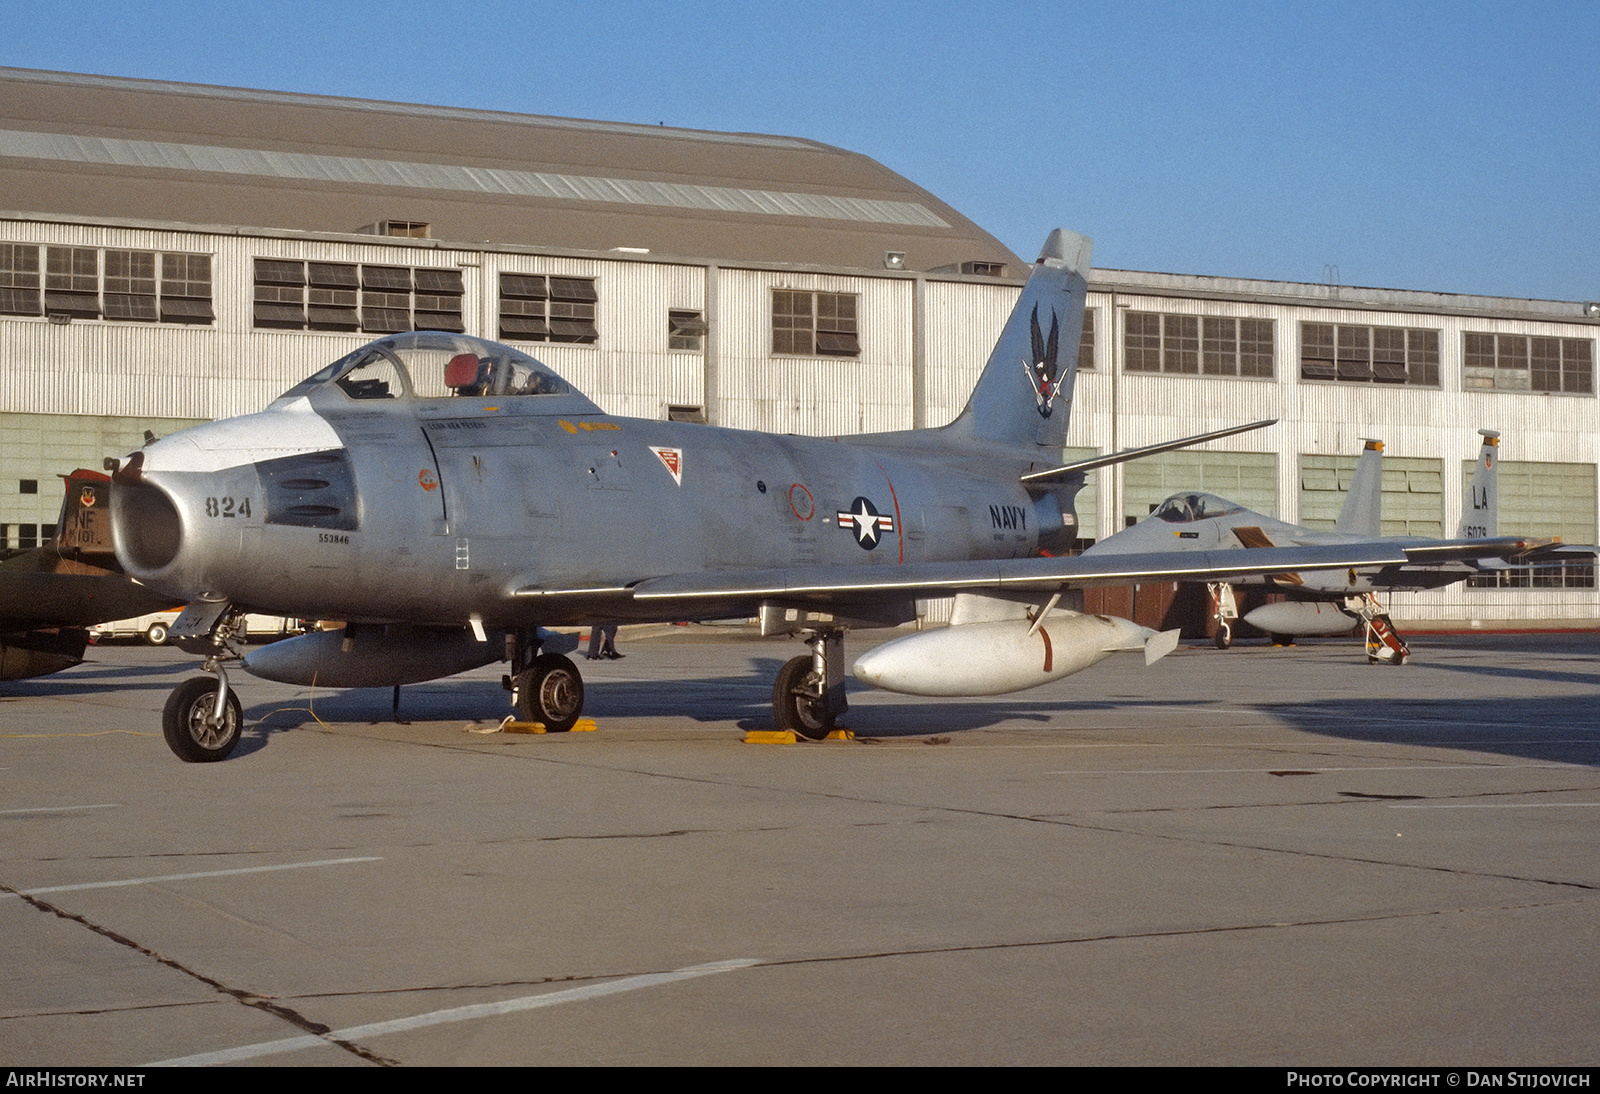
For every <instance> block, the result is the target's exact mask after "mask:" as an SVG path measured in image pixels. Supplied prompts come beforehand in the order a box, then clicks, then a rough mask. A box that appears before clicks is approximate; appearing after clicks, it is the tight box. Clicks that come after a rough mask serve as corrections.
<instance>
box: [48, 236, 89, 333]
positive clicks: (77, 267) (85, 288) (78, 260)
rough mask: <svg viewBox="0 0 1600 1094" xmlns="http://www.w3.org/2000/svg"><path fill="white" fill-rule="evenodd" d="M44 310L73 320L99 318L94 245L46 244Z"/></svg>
mask: <svg viewBox="0 0 1600 1094" xmlns="http://www.w3.org/2000/svg"><path fill="white" fill-rule="evenodd" d="M44 310H45V312H46V313H47V314H58V315H69V316H71V317H72V318H74V319H98V318H99V317H100V252H99V251H97V250H95V249H94V248H93V247H46V248H45V268H44Z"/></svg>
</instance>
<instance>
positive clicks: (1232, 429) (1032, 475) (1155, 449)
mask: <svg viewBox="0 0 1600 1094" xmlns="http://www.w3.org/2000/svg"><path fill="white" fill-rule="evenodd" d="M1277 424H1278V419H1276V418H1264V419H1262V420H1261V421H1259V422H1251V423H1250V424H1249V425H1234V426H1229V427H1228V428H1227V429H1215V430H1212V431H1211V432H1210V433H1198V434H1196V435H1195V436H1193V437H1184V438H1183V439H1182V440H1177V441H1162V442H1161V443H1160V444H1147V445H1145V446H1144V447H1143V448H1129V449H1125V450H1124V451H1122V452H1112V453H1109V454H1107V455H1104V456H1090V457H1089V458H1088V459H1084V460H1077V461H1075V462H1073V463H1065V464H1062V465H1061V466H1060V467H1052V468H1050V469H1048V470H1045V471H1030V472H1028V474H1026V475H1024V476H1022V481H1023V482H1025V483H1044V482H1052V481H1054V480H1056V479H1064V478H1067V477H1068V476H1071V475H1079V474H1082V473H1083V472H1085V471H1093V470H1095V469H1096V468H1098V467H1110V466H1111V465H1112V464H1116V463H1126V462H1127V461H1128V460H1137V459H1139V458H1140V457H1142V456H1154V455H1156V454H1158V453H1161V452H1171V451H1172V450H1173V449H1175V448H1188V447H1189V446H1190V445H1195V444H1205V443H1206V442H1207V441H1215V440H1217V439H1219V438H1221V437H1231V436H1233V435H1234V434H1235V433H1248V432H1250V431H1251V430H1252V429H1265V428H1266V427H1267V426H1269V425H1277Z"/></svg>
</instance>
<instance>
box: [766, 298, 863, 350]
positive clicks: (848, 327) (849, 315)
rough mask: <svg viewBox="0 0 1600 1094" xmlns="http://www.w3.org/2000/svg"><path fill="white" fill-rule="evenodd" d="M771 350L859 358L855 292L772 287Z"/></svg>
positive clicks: (859, 345) (859, 348)
mask: <svg viewBox="0 0 1600 1094" xmlns="http://www.w3.org/2000/svg"><path fill="white" fill-rule="evenodd" d="M772 352H773V353H793V354H799V355H801V356H805V357H858V356H860V354H861V339H860V335H859V332H858V330H857V329H856V297H855V294H854V293H842V292H806V291H802V290H796V289H774V290H773V293H772Z"/></svg>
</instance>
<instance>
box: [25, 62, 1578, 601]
mask: <svg viewBox="0 0 1600 1094" xmlns="http://www.w3.org/2000/svg"><path fill="white" fill-rule="evenodd" d="M0 195H3V196H0V362H3V364H4V367H3V369H0V440H3V443H0V536H3V537H4V544H5V545H7V546H13V547H15V546H28V545H31V544H32V543H34V542H36V541H37V540H38V539H40V538H42V537H45V536H47V535H48V534H49V532H50V528H51V522H53V521H54V520H55V518H56V513H57V510H58V508H59V492H58V487H57V481H58V480H57V479H56V476H57V475H59V474H63V473H65V472H67V471H69V470H71V469H72V468H73V467H75V466H80V465H83V466H91V467H97V466H99V464H100V461H101V459H102V458H103V457H104V456H106V455H109V454H115V455H121V454H123V453H125V452H127V451H130V450H132V449H133V448H135V447H137V446H138V445H139V443H140V439H141V438H142V436H143V434H144V432H145V431H146V430H149V431H151V432H154V433H156V434H165V433H168V432H172V431H174V430H176V429H179V428H182V427H184V426H185V425H188V424H191V423H193V422H197V421H204V420H210V419H212V418H216V417H223V416H228V415H234V414H240V413H246V412H249V411H251V410H255V409H259V408H260V407H261V406H263V405H264V404H265V403H266V402H268V401H269V400H270V399H272V398H274V397H275V396H277V395H278V394H280V393H281V392H282V391H284V390H285V389H287V388H288V387H290V386H291V385H293V384H294V383H296V382H297V381H299V380H300V379H302V378H303V377H304V376H306V375H308V374H310V373H311V372H313V371H315V370H316V369H317V368H320V367H321V366H322V365H324V364H326V363H327V362H329V361H332V360H334V359H336V358H337V357H340V356H342V355H343V354H345V353H346V352H348V351H349V350H350V349H352V348H354V347H355V346H357V345H360V344H361V343H362V342H365V341H368V340H370V339H372V338H375V337H378V336H381V335H382V334H384V333H388V332H393V331H398V330H407V329H412V328H432V329H445V330H458V331H465V332H467V333H470V334H477V335H482V336H486V337H490V338H495V339H498V340H501V341H506V342H510V343H512V344H515V345H517V346H519V347H520V348H523V349H525V350H527V351H529V352H531V353H533V354H534V355H536V356H538V357H540V358H541V359H543V360H544V361H546V362H547V363H548V364H550V365H551V366H552V367H554V368H555V369H556V370H557V371H558V372H560V373H562V374H563V375H564V376H566V377H567V378H568V379H569V380H571V381H573V382H574V383H576V384H577V385H578V386H579V387H580V388H581V389H583V390H584V391H585V392H586V393H587V394H589V395H590V396H591V397H592V398H594V399H595V401H596V402H598V403H599V404H600V405H601V406H603V407H604V408H606V409H607V410H608V411H611V412H615V413H618V414H627V415H636V416H644V417H679V418H683V419H688V420H703V421H709V422H712V423H714V424H718V425H728V426H737V427H743V428H751V429H765V430H775V431H780V432H795V433H815V434H845V433H855V432H865V431H874V430H883V429H902V428H909V427H913V426H918V427H920V426H934V425H939V424H942V423H943V422H945V421H948V420H949V419H950V418H952V417H953V416H954V415H955V414H956V413H957V412H958V411H959V409H960V407H961V405H962V404H963V402H964V401H965V398H966V395H967V392H968V391H969V390H970V388H971V385H972V383H973V381H974V379H975V378H976V375H977V371H978V369H979V368H980V367H981V366H982V364H983V361H984V358H985V356H986V354H987V352H988V349H989V347H990V345H991V343H992V341H993V339H994V337H995V334H996V333H997V332H998V329H999V327H1000V325H1001V323H1002V322H1003V321H1004V318H1005V316H1006V314H1007V313H1008V312H1009V310H1010V307H1011V304H1012V302H1013V301H1014V300H1015V298H1016V295H1017V292H1018V289H1019V286H1020V284H1021V281H1022V279H1023V278H1024V277H1025V276H1026V272H1027V261H1026V259H1025V258H1019V256H1017V255H1014V254H1012V253H1010V252H1009V251H1008V250H1007V249H1006V248H1005V247H1004V246H1003V245H1002V244H1001V243H999V241H997V240H995V239H994V238H993V237H992V236H990V235H989V234H987V233H986V232H984V231H983V230H982V229H981V228H979V227H978V226H976V225H975V224H973V223H972V222H971V221H970V220H968V219H966V218H965V217H963V216H962V215H961V214H960V213H959V212H957V211H956V210H954V209H952V208H951V207H949V206H948V205H946V204H945V203H944V202H942V201H940V200H939V199H938V198H937V197H935V196H934V195H932V194H930V193H928V192H927V191H925V190H923V189H921V188H920V187H918V186H916V185H915V184H913V183H911V182H910V181H908V180H906V179H904V178H902V177H901V176H899V175H897V174H895V173H894V172H892V171H890V170H889V169H888V168H886V167H884V166H883V165H881V164H878V163H876V162H874V161H872V160H870V159H868V158H867V157H864V156H861V155H858V154H855V153H851V152H848V151H845V150H842V149H838V148H833V147H829V146H827V145H823V144H819V143H817V142H814V141H808V140H804V139H800V138H794V137H783V136H771V135H761V134H730V133H713V132H701V131H694V130H684V129H675V128H669V127H659V126H646V125H633V124H621V123H609V122H595V121H575V120H570V119H562V118H546V117H536V116H527V115H516V114H507V113H496V112H490V111H477V110H465V109H456V108H446V107H428V106H415V105H407V104H398V103H387V102H369V101H363V100H350V99H335V98H327V97H322V96H314V95H292V94H285V93H277V92H264V91H246V90H239V89H233V88H218V87H203V86H196V85H188V84H174V83H161V82H152V81H143V80H127V79H119V78H111V77H98V76H82V75H71V74H62V73H48V72H35V71H28V70H18V69H0ZM1070 217H1071V210H1055V211H1042V212H1041V220H1040V237H1041V238H1043V236H1044V234H1045V232H1046V231H1048V229H1049V228H1050V227H1052V226H1053V225H1054V222H1056V221H1058V220H1065V221H1067V223H1068V226H1072V225H1071V224H1070ZM1077 227H1081V228H1085V229H1086V230H1090V231H1091V234H1092V227H1093V226H1092V225H1078V226H1077ZM1090 288H1091V292H1090V297H1089V312H1088V317H1087V321H1086V324H1085V332H1084V339H1083V344H1082V350H1083V352H1082V369H1083V372H1082V375H1081V376H1080V381H1079V388H1078V395H1077V398H1076V402H1075V410H1076V414H1075V417H1074V421H1073V423H1072V428H1071V434H1070V439H1071V441H1072V442H1073V446H1074V447H1073V448H1072V449H1069V450H1068V453H1067V455H1068V456H1069V457H1070V456H1072V455H1075V454H1078V453H1085V452H1095V451H1111V450H1114V449H1122V448H1130V447H1135V446H1138V445H1141V444H1149V443H1154V442H1156V441H1160V440H1165V439H1168V438H1171V437H1175V436H1182V435H1186V434H1191V433H1197V432H1202V431H1204V430H1207V429H1213V428H1219V427H1221V426H1224V425H1228V424H1234V423H1237V422H1240V421H1245V420H1251V419H1256V418H1263V417H1277V418H1280V419H1281V423H1280V424H1279V425H1277V426H1275V427H1272V428H1271V429H1268V430H1265V431H1262V432H1257V433H1251V434H1244V435H1241V436H1238V437H1235V438H1231V439H1230V440H1228V441H1223V442H1218V443H1217V444H1215V445H1212V446H1209V447H1208V449H1207V450H1204V451H1196V452H1188V453H1174V454H1169V455H1166V456H1161V457H1155V458H1151V459H1148V460H1143V461H1137V462H1134V463H1130V464H1126V465H1123V466H1122V467H1119V468H1115V469H1108V470H1105V471H1101V472H1098V473H1096V476H1095V478H1094V479H1092V480H1091V484H1090V486H1089V487H1088V488H1087V489H1085V491H1084V492H1083V494H1082V496H1081V497H1080V499H1079V516H1080V522H1081V531H1082V534H1083V538H1085V539H1088V540H1092V539H1097V538H1101V537H1103V536H1105V535H1109V534H1110V533H1111V532H1112V531H1114V530H1115V528H1117V527H1120V526H1122V525H1123V524H1124V523H1126V522H1128V521H1131V520H1134V519H1138V518H1140V517H1142V516H1143V515H1145V514H1146V513H1148V512H1149V510H1150V508H1151V507H1153V506H1154V504H1156V503H1157V502H1159V501H1160V500H1161V499H1162V498H1163V497H1165V496H1166V495H1167V494H1168V493H1171V492H1173V491H1175V490H1179V489H1185V490H1189V489H1194V490H1205V491H1210V492H1213V493H1219V494H1222V495H1224V496H1227V497H1230V498H1233V499H1235V500H1237V501H1240V502H1242V503H1244V504H1246V505H1248V506H1249V507H1251V508H1253V509H1257V510H1259V511H1261V512H1264V513H1268V514H1271V515H1275V516H1278V517H1280V518H1283V519H1288V520H1298V521H1302V522H1304V523H1308V524H1312V525H1318V524H1321V525H1329V524H1331V521H1332V517H1333V515H1334V514H1335V513H1337V511H1338V506H1339V498H1340V496H1341V493H1342V489H1343V486H1344V484H1345V482H1346V481H1347V479H1348V475H1349V471H1350V469H1352V468H1353V467H1354V463H1355V459H1356V455H1357V453H1358V452H1359V450H1360V447H1361V438H1363V437H1377V438H1381V439H1383V440H1384V441H1385V442H1386V448H1387V459H1386V464H1385V468H1386V469H1385V483H1384V488H1385V493H1384V497H1385V502H1384V505H1385V521H1386V526H1387V529H1388V530H1390V531H1394V532H1411V533H1418V534H1428V535H1438V534H1448V533H1451V532H1453V530H1454V528H1455V526H1456V522H1457V520H1458V519H1459V516H1460V510H1461V494H1462V485H1463V482H1464V471H1463V468H1465V467H1470V465H1471V462H1472V460H1473V457H1474V456H1475V454H1476V449H1477V441H1478V435H1477V429H1478V428H1479V427H1486V428H1492V429H1497V430H1499V431H1500V432H1501V433H1502V434H1503V442H1502V450H1501V451H1502V455H1503V456H1504V457H1505V462H1504V463H1503V464H1502V465H1501V469H1500V475H1501V483H1502V491H1501V493H1502V497H1501V510H1500V515H1501V530H1502V531H1503V532H1507V533H1510V532H1516V533H1526V534H1535V535H1560V536H1563V537H1564V538H1566V539H1567V540H1569V541H1572V542H1582V543H1593V542H1595V537H1596V509H1597V482H1596V467H1597V464H1600V441H1597V436H1596V402H1595V379H1594V369H1595V354H1596V349H1595V339H1596V333H1597V328H1600V305H1595V304H1583V303H1575V302H1563V301H1540V300H1513V299H1501V298H1490V297H1475V296H1460V295H1450V294H1443V293H1431V292H1416V291H1405V290H1386V289H1385V290H1380V289H1362V288H1351V287H1347V286H1341V285H1337V284H1298V283H1281V282H1262V281H1247V280H1241V279H1229V278H1220V277H1201V276H1180V275H1172V274H1156V273H1140V272H1134V271H1117V270H1099V271H1096V273H1095V276H1094V278H1093V280H1092V282H1091V286H1090ZM1485 584H1494V585H1495V586H1496V587H1478V586H1474V587H1470V588H1468V587H1455V588H1452V589H1448V590H1442V591H1439V592H1435V593H1428V594H1415V595H1402V596H1397V597H1396V598H1395V600H1394V604H1393V606H1392V607H1393V611H1394V614H1395V616H1396V619H1397V621H1399V622H1401V624H1402V626H1404V625H1405V623H1406V622H1407V621H1412V620H1440V621H1446V622H1461V621H1481V622H1482V623H1484V624H1485V625H1496V624H1500V623H1503V622H1505V621H1513V622H1517V623H1521V624H1526V625H1536V624H1539V623H1542V622H1546V621H1552V622H1553V621H1561V622H1566V623H1570V622H1584V621H1588V622H1591V623H1592V622H1593V621H1594V620H1595V619H1596V618H1600V596H1597V593H1596V590H1595V583H1594V572H1593V567H1592V565H1589V564H1576V565H1567V566H1564V567H1552V568H1548V569H1546V570H1541V571H1539V572H1537V573H1536V574H1533V575H1529V574H1526V573H1524V574H1521V575H1518V576H1517V577H1516V578H1515V579H1513V580H1509V581H1501V582H1498V583H1485Z"/></svg>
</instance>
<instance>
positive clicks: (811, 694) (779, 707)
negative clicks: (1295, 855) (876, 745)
mask: <svg viewBox="0 0 1600 1094" xmlns="http://www.w3.org/2000/svg"><path fill="white" fill-rule="evenodd" d="M817 683H818V681H817V672H816V667H815V665H814V664H813V661H812V658H811V657H810V656H802V657H794V658H791V659H790V660H788V661H787V662H785V663H784V666H783V668H781V669H779V670H778V678H777V679H776V680H774V681H773V683H772V715H773V717H774V718H776V719H777V722H778V728H779V729H788V730H793V731H794V734H795V736H797V737H804V738H805V739H806V740H808V741H820V740H822V739H823V738H824V737H826V736H827V735H828V733H829V731H830V730H832V729H833V712H832V711H831V710H829V709H828V702H827V699H825V698H821V697H819V696H818V695H817V694H816V692H817Z"/></svg>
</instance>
